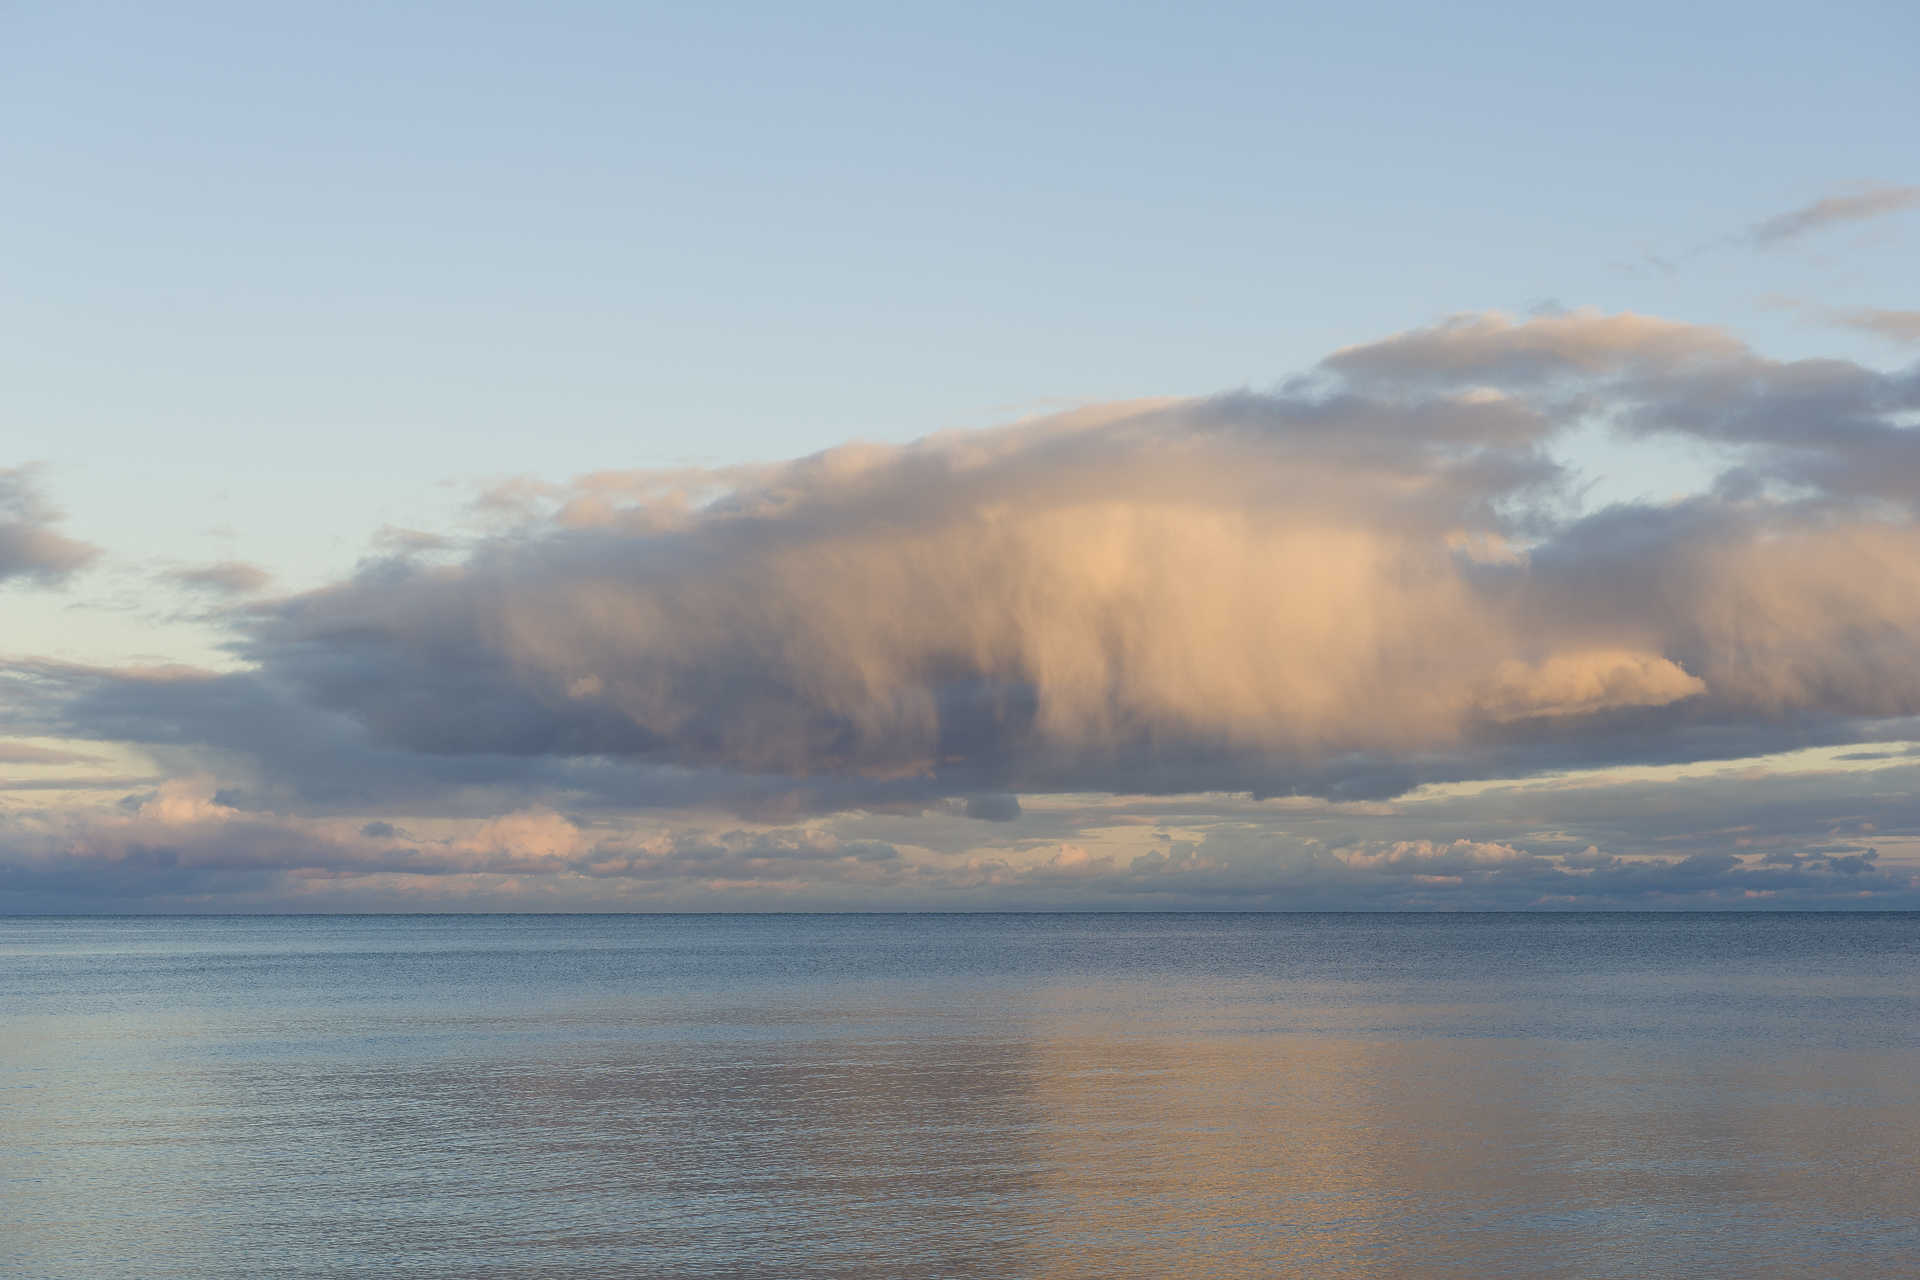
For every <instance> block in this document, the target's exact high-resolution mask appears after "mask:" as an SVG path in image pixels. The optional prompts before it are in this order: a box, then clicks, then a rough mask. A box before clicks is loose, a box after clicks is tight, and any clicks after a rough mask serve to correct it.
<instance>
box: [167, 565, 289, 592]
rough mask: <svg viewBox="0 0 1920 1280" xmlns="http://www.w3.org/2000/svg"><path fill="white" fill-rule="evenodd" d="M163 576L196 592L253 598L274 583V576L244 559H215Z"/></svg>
mask: <svg viewBox="0 0 1920 1280" xmlns="http://www.w3.org/2000/svg"><path fill="white" fill-rule="evenodd" d="M161 576H162V577H165V578H169V579H171V580H172V581H174V582H177V583H179V584H180V585H181V586H184V587H190V588H193V589H195V590H199V591H217V592H220V593H221V594H223V595H230V596H244V595H252V594H253V593H254V592H256V591H258V590H260V588H262V587H264V586H266V585H267V583H268V582H270V581H272V580H273V575H272V574H271V573H268V572H267V571H266V570H265V569H262V568H261V567H260V566H259V565H257V564H249V563H247V562H246V561H245V560H217V561H214V562H213V563H212V564H196V565H185V566H182V567H181V568H178V569H169V570H167V571H166V572H165V573H164V574H162V575H161Z"/></svg>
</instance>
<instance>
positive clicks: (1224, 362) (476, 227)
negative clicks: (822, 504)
mask: <svg viewBox="0 0 1920 1280" xmlns="http://www.w3.org/2000/svg"><path fill="white" fill-rule="evenodd" d="M1916 50H1920V10H1916V9H1915V8H1914V7H1913V6H1911V5H1906V4H1897V3H1884V4H1853V5H1845V4H1822V5H1818V6H1815V5H1810V4H1799V5H1778V4H1774V5H1765V4H1761V5H1756V4H1740V5H1733V4H1715V5H1677V6H1676V5H1670V4H1661V5H1613V6H1606V7H1604V8H1600V7H1580V8H1575V7H1573V6H1540V5H1450V6H1418V5H1405V4H1385V5H1380V4H1376V5H1354V4H1346V5H1339V6H1333V5H1319V6H1279V5H1275V6H1247V5H1211V6H1208V5H1193V4H1187V5H1180V6H1172V5H1164V6H1141V5H1128V6H1120V5H1102V6H1093V5H1065V4H1059V5H1045V6H1031V5H1021V6H992V5H982V4H974V5H967V6H957V5H956V6H944V7H936V6H900V5H864V6H863V5H811V6H795V5H782V6H754V5H709V6H683V7H678V8H670V7H665V6H640V5H592V4H574V5H480V4H461V5H451V4H448V5H430V4H412V5H356V4H329V5H324V6H323V5H309V6H286V5H281V6H261V5H249V4H232V5H209V4H190V3H181V4H171V5H164V6H156V5H111V4H108V5H100V4H83V3H62V4H57V5H56V4H17V3H16V4H7V5H4V6H0V120H3V121H4V129H0V172H3V173H4V182H5V184H6V198H5V199H4V200H0V287H4V304H3V308H0V315H4V319H3V320H0V323H3V324H4V331H3V334H0V337H3V340H4V354H3V355H0V414H3V415H4V417H3V418H0V431H3V432H4V442H5V448H4V450H0V455H3V456H0V465H15V464H17V463H20V462H24V461H29V460H45V461H46V462H48V463H49V464H51V465H50V469H49V471H48V472H47V474H46V483H47V486H48V489H49V491H50V493H51V494H52V496H53V497H54V498H55V499H56V500H58V501H59V502H60V503H61V504H62V505H64V506H65V507H66V508H67V509H68V510H69V512H70V513H71V517H72V518H71V520H70V521H69V523H68V525H67V526H66V528H67V532H69V533H70V534H72V535H74V536H78V537H82V538H86V539H90V540H92V541H94V542H97V543H100V544H102V545H104V546H105V547H106V548H107V549H108V551H109V552H110V553H111V558H110V560H109V561H108V562H107V565H106V567H105V568H103V569H102V570H99V571H96V573H95V574H93V575H91V576H90V577H89V578H87V579H83V580H82V581H81V582H80V584H78V585H76V586H75V587H74V588H72V589H71V590H70V591H69V592H68V593H66V594H65V595H53V596H48V595H35V594H33V593H29V592H27V591H26V590H24V589H23V588H19V587H13V588H10V589H8V591H7V593H6V598H7V603H8V608H9V611H10V615H11V623H10V630H11V633H12V634H11V635H10V636H9V639H8V641H7V643H6V644H5V646H4V647H5V648H7V649H9V650H12V651H14V652H20V651H23V650H52V651H59V652H63V653H67V654H69V655H71V656H79V657H90V658H95V659H106V658H110V657H114V656H117V655H118V656H124V655H128V654H132V653H136V652H138V653H148V654H152V655H155V656H184V657H196V656H204V650H203V648H202V646H201V642H200V640H198V639H197V638H196V637H198V636H199V635H200V634H201V633H200V632H199V631H198V629H197V628H194V627H192V626H188V625H158V624H157V623H156V620H155V612H154V611H155V610H156V609H159V608H162V607H163V606H162V605H160V604H156V603H155V601H156V600H159V599H160V597H157V596H154V595H153V594H152V589H150V588H149V587H148V586H147V585H145V584H146V582H147V578H146V576H145V575H146V574H147V572H148V570H149V568H150V567H151V564H152V563H154V562H155V558H161V559H165V558H171V559H173V560H178V561H198V560H212V559H221V558H227V557H239V558H243V559H249V560H254V561H258V562H260V563H262V564H264V565H266V566H268V567H269V568H272V569H275V570H276V571H279V572H280V573H281V574H282V575H283V581H284V582H285V583H286V584H287V585H304V584H307V583H310V582H314V581H318V580H320V579H322V578H324V577H326V576H328V575H330V574H333V573H337V572H339V571H341V570H343V569H345V568H347V567H349V566H350V565H351V564H352V562H353V561H354V559H355V558H356V557H357V556H359V555H360V554H361V553H362V552H363V551H364V550H365V549H366V547H367V545H368V539H369V537H370V535H371V533H372V531H373V530H374V529H375V528H376V527H377V526H379V525H381V524H382V523H392V524H398V525H411V526H435V525H437V524H440V523H443V522H445V521H446V520H447V519H449V516H450V513H451V512H452V511H453V510H454V509H455V508H456V507H457V506H458V504H459V503H460V502H461V501H464V499H465V498H466V496H467V495H468V494H469V493H470V492H471V485H472V484H473V483H475V482H477V481H480V480H483V479H486V478H489V477H498V476H505V475H513V474H534V475H538V476H544V477H549V478H562V477H565V476H567V475H569V474H572V473H576V472H580V471H587V470H593V469H598V468H604V467H624V466H635V465H644V464H649V463H656V462H660V461H664V460H670V459H680V458H692V459H697V460H701V461H708V462H714V461H730V460H735V459H746V458H778V457H785V456H791V455H794V454H798V453H804V452H807V451H811V450H814V449H818V448H821V447H824V446H826V445H829V444H833V443H835V442H838V441H840V440H843V439H846V438H849V437H868V438H879V439H896V440H897V439H906V438H910V437H913V436H917V435H920V434H922V433H924V432H927V431H929V430H932V429H936V428H939V427H943V426H948V425H953V424H956V423H986V422H992V421H996V420H1002V419H1005V418H1007V417H1011V416H1017V415H1018V414H1020V413H1022V412H1026V411H1029V410H1031V409H1033V408H1036V407H1041V406H1044V405H1047V404H1052V403H1058V402H1062V401H1068V402H1070V401H1075V400H1078V399H1081V398H1087V397H1129V396H1141V395H1184V394H1201V393H1207V392H1212V391H1217V390H1223V389H1228V388H1233V387H1238V386H1246V385H1251V386H1266V385H1270V384H1272V383H1274V382H1276V381H1278V380H1279V379H1281V378H1282V377H1284V376H1286V375H1288V374H1290V373H1292V372H1296V371H1298V370H1299V369H1301V368H1303V367H1305V366H1306V365H1308V364H1310V363H1312V362H1313V361H1314V360H1316V359H1318V358H1319V357H1320V356H1321V355H1324V354H1325V353H1326V352H1328V351H1330V350H1332V349H1333V348H1335V347H1338V346H1341V345H1343V344H1347V343H1353V342H1360V341H1366V340H1370V339H1373V338H1377V337H1380V336H1382V335H1384V334H1386V333H1389V332H1392V331H1395V330H1399V329H1403V328H1407V327H1409V326H1414V325H1418V324H1421V323H1424V322H1427V321H1430V320H1432V319H1433V318H1434V317H1436V316H1439V315H1443V314H1446V313H1449V312H1454V311H1460V310H1472V309H1481V308H1501V309H1506V310H1524V309H1527V308H1529V307H1533V306H1537V305H1540V304H1543V303H1547V302H1550V301H1551V302H1559V303H1562V304H1565V305H1569V306H1580V305H1594V306H1598V307H1601V308H1603V309H1607V310H1614V309H1634V310H1639V311H1646V312H1653V313H1658V314H1663V315H1671V316H1674V317H1677V318H1680V319H1684V320H1688V321H1692V322H1696V323H1717V324H1724V325H1728V326H1730V327H1732V328H1733V329H1735V330H1736V331H1737V332H1739V333H1740V334H1742V335H1743V336H1745V337H1747V338H1749V339H1750V340H1752V341H1754V342H1755V343H1756V344H1757V345H1759V346H1760V347H1761V348H1762V349H1763V350H1765V351H1767V352H1769V353H1771V354H1776V355H1798V354H1810V353H1835V354H1838V353H1841V352H1846V353H1848V354H1852V355H1855V356H1857V357H1860V358H1863V359H1866V360H1868V361H1870V362H1877V363H1881V364H1889V363H1893V362H1896V361H1901V360H1903V359H1904V357H1903V356H1902V355H1901V354H1900V353H1899V352H1898V351H1896V350H1895V349H1894V348H1891V347H1886V346H1882V345H1879V344H1877V343H1876V341H1875V340H1873V339H1871V338H1869V337H1866V336H1864V335H1861V334H1859V333H1853V332H1847V331H1843V330H1836V329H1832V328H1827V327H1823V326H1821V325H1819V324H1817V323H1814V322H1813V320H1812V319H1810V317H1809V314H1808V312H1807V311H1805V310H1804V309H1799V310H1796V309H1794V308H1793V307H1789V306H1783V305H1781V304H1780V299H1781V298H1782V297H1786V298H1796V299H1800V300H1802V301H1803V302H1805V303H1808V304H1812V305H1814V306H1818V307H1841V306H1876V307H1911V306H1913V305H1914V304H1915V299H1916V298H1920V287H1916V286H1920V256H1917V255H1916V254H1915V252H1914V246H1915V244H1916V236H1917V235H1920V218H1916V217H1915V215H1914V214H1913V213H1911V212H1909V213H1907V214H1903V215H1897V216H1892V217H1887V218H1883V219H1878V220H1874V221H1872V222H1862V223H1860V224H1858V225H1848V226H1839V227H1835V228H1833V229H1831V230H1829V231H1827V232H1824V233H1817V234H1812V235H1809V236H1806V237H1802V238H1800V239H1798V240H1796V241H1794V242H1792V243H1789V244H1785V245H1782V246H1780V247H1777V248H1774V249H1771V250H1766V251H1760V250H1756V249H1755V248H1753V247H1752V246H1751V245H1747V244H1743V243H1740V242H1739V236H1740V233H1741V232H1742V231H1743V229H1744V228H1747V227H1749V226H1751V225H1752V224H1754V223H1756V222H1758V221H1760V220H1762V219H1765V218H1767V217H1770V216H1773V215H1776V214H1779V213H1781V212H1783V211H1785V210H1788V209H1792V208H1795V207H1800V206H1804V205H1806V204H1807V203H1808V202H1810V201H1813V200H1816V199H1819V198H1822V197H1825V196H1830V195H1834V194H1839V193H1845V192H1848V191H1852V190H1856V189H1858V188H1859V186H1860V184H1863V183H1876V182H1877V183H1883V184H1910V183H1913V182H1914V181H1916V180H1917V179H1920V154H1916V148H1915V146H1914V143H1913V133H1912V128H1911V122H1912V121H1913V120H1915V119H1920V77H1916V76H1915V75H1914V74H1913V65H1914V56H1915V53H1916ZM1683 478H1684V477H1683ZM1669 480H1670V477H1668V476H1665V475H1659V474H1653V473H1649V472H1637V471H1631V470H1629V471H1628V472H1627V473H1626V474H1625V476H1624V478H1622V479H1620V480H1618V481H1616V488H1619V489H1620V490H1621V491H1623V492H1624V491H1633V490H1645V489H1648V488H1663V487H1672V485H1671V484H1670V483H1669ZM447 482H452V483H451V484H449V483H447ZM76 606H77V607H76ZM167 607H170V606H167Z"/></svg>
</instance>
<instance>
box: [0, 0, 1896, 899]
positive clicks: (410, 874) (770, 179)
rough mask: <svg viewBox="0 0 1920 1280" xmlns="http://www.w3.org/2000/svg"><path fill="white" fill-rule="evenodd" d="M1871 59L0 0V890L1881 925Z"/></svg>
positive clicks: (1487, 15)
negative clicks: (1868, 911) (1704, 911)
mask: <svg viewBox="0 0 1920 1280" xmlns="http://www.w3.org/2000/svg"><path fill="white" fill-rule="evenodd" d="M1917 42H1920V15H1917V14H1916V13H1915V11H1914V10H1913V9H1912V7H1911V6H1904V5H1896V4H1854V5H1847V4H1838V5H1835V4H1827V5H1821V6H1818V7H1815V6H1812V5H1805V4H1801V5H1765V4H1760V5H1755V4H1746V5H1739V6H1734V5H1706V4H1697V5H1660V6H1654V5H1615V6H1608V7H1606V8H1605V9H1604V11H1597V10H1595V11H1578V12H1576V11H1573V10H1571V9H1567V8H1565V7H1553V6H1544V7H1543V6H1521V5H1460V6H1449V7H1446V8H1444V9H1439V8H1435V7H1433V6H1415V5H1400V4H1389V5H1341V6H1331V5H1327V6H1291V7H1288V6H1242V5H1193V4H1188V5H1182V6H1177V7H1176V6H1171V5H1124V6H1123V5H1102V6H1092V5H1071V4H1059V5H1046V6H1032V5H1026V6H997V5H971V6H964V7H961V6H950V7H933V6H881V5H832V4H822V5H814V6H804V7H797V6H771V5H764V6H757V5H712V6H685V7H677V8H676V7H666V6H641V5H596V4H572V5H543V6H534V5H488V4H462V5H457V6H456V5H435V4H401V5H380V6H374V5H356V4H350V3H349V4H338V5H327V6H304V7H303V6H272V7H261V6H256V5H239V4H234V5H215V4H194V3H186V4H180V5H172V6H164V7H154V6H141V5H94V4H85V3H78V4H61V5H51V4H17V3H16V4H5V3H0V122H4V128H0V183H4V184H5V198H4V199H0V911H23V912H46V911H52V912H72V911H108V912H140V911H157V912H201V911H332V910H375V911H381V910H482V911H492V910H789V909H794V910H842V909H845V910H1054V909H1102V910H1105V909H1123V910H1131V909H1168V908H1177V909H1208V910H1213V909H1257V910H1280V909H1420V910H1449V909H1452V910H1459V909H1502V910H1507V909H1617V908H1633V909H1676V908H1677V909H1698V908H1711V909H1750V908H1767V909H1778V908H1819V909H1837V908H1902V909H1912V908H1916V907H1920V772H1916V771H1917V770H1920V745H1916V744H1920V723H1916V720H1915V717H1916V716H1920V675H1917V674H1916V673H1920V661H1916V659H1920V603H1916V602H1920V580H1916V579H1920V528H1916V525H1915V504H1916V502H1920V437H1916V436H1915V435H1914V429H1915V427H1916V426H1917V425H1920V364H1916V359H1917V358H1920V309H1916V308H1920V153H1916V150H1915V148H1914V147H1913V145H1912V141H1911V132H1912V131H1911V128H1910V127H1908V126H1907V122H1909V121H1911V120H1913V119H1915V118H1920V80H1916V78H1915V77H1914V76H1913V75H1912V74H1911V62H1912V57H1913V51H1914V50H1915V48H1916V44H1917Z"/></svg>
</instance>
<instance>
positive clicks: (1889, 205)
mask: <svg viewBox="0 0 1920 1280" xmlns="http://www.w3.org/2000/svg"><path fill="white" fill-rule="evenodd" d="M1916 205H1920V187H1896V186H1886V185H1876V186H1870V187H1866V188H1864V189H1862V190H1861V191H1859V192H1858V193H1856V194H1854V195H1844V196H1828V197H1826V198H1825V199H1822V200H1815V201H1814V202H1813V203H1811V204H1807V205H1802V206H1801V207H1800V208H1798V209H1791V210H1788V211H1787V212H1786V213H1782V214H1779V215H1777V216H1775V217H1771V218H1768V219H1766V220H1764V221H1762V222H1756V223H1754V224H1753V225H1752V226H1751V227H1749V228H1747V237H1746V238H1747V242H1748V243H1749V244H1751V245H1753V246H1754V247H1755V248H1760V249H1771V248H1774V247H1776V246H1778V245H1782V244H1785V243H1787V242H1788V241H1790V240H1795V239H1798V238H1799V237H1801V236H1804V235H1807V234H1809V233H1811V232H1815V231H1824V230H1826V229H1827V228H1828V227H1831V226H1836V225H1838V224H1841V223H1847V222H1864V221H1868V220H1871V219H1874V218H1884V217H1886V216H1888V215H1889V214H1894V213H1899V212H1902V211H1903V210H1906V209H1911V208H1914V207H1915V206H1916Z"/></svg>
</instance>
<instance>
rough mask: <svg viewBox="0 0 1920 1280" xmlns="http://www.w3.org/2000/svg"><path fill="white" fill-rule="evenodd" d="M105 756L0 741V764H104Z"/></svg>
mask: <svg viewBox="0 0 1920 1280" xmlns="http://www.w3.org/2000/svg"><path fill="white" fill-rule="evenodd" d="M106 760H107V758H106V757H105V756H93V755H87V754H86V753H84V752H80V751H57V750H55V749H53V748H51V747H30V746H28V745H27V744H26V743H24V742H0V764H105V763H106Z"/></svg>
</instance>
